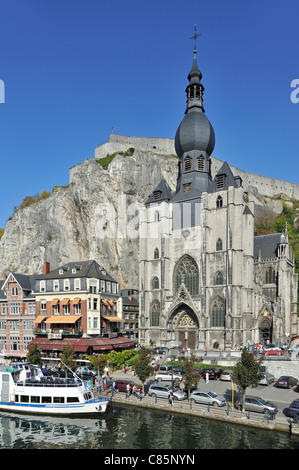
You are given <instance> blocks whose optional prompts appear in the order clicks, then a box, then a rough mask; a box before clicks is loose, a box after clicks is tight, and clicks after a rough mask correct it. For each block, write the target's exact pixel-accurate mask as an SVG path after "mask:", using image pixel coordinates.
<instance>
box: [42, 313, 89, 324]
mask: <svg viewBox="0 0 299 470" xmlns="http://www.w3.org/2000/svg"><path fill="white" fill-rule="evenodd" d="M80 318H81V316H76V315H52V316H51V317H49V318H48V320H46V321H45V323H49V324H50V323H75V322H76V321H77V320H79V319H80Z"/></svg>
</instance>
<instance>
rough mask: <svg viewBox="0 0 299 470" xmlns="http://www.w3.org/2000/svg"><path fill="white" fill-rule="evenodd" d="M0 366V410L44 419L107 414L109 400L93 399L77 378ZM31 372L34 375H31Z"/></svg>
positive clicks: (83, 383)
mask: <svg viewBox="0 0 299 470" xmlns="http://www.w3.org/2000/svg"><path fill="white" fill-rule="evenodd" d="M37 369H38V373H37V370H36V368H35V370H34V368H32V369H31V370H30V372H29V371H28V369H24V368H23V369H21V368H15V367H10V366H3V365H2V366H0V410H4V411H12V412H14V413H27V414H47V415H74V414H77V415H85V414H98V413H102V412H105V411H106V408H107V405H108V402H109V399H108V398H99V399H96V398H95V396H94V394H93V392H92V390H91V389H90V387H88V386H87V385H86V383H85V382H83V381H82V380H81V379H79V377H77V376H75V377H74V378H71V379H70V378H53V377H49V376H44V375H43V374H42V373H39V371H40V369H39V368H37ZM31 371H32V372H33V373H31Z"/></svg>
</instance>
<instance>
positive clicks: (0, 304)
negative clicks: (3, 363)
mask: <svg viewBox="0 0 299 470" xmlns="http://www.w3.org/2000/svg"><path fill="white" fill-rule="evenodd" d="M38 276H39V275H26V274H17V273H10V274H9V275H8V276H7V277H6V278H5V279H4V280H3V281H1V282H2V286H1V290H0V311H1V315H0V350H1V351H2V354H3V355H5V356H6V357H9V358H21V357H25V356H26V353H27V346H28V344H29V343H30V342H31V341H32V339H33V337H34V333H33V329H34V326H33V325H34V320H35V316H36V306H35V297H34V294H33V290H34V286H35V281H36V278H37V277H38Z"/></svg>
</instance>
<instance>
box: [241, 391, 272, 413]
mask: <svg viewBox="0 0 299 470" xmlns="http://www.w3.org/2000/svg"><path fill="white" fill-rule="evenodd" d="M242 403H243V399H242V398H240V399H239V400H237V402H236V408H237V409H239V410H241V409H242ZM245 411H257V412H258V413H269V412H273V413H277V411H278V408H277V406H276V405H275V404H274V403H270V402H269V401H266V400H264V399H263V398H261V397H255V396H249V395H248V396H246V397H245Z"/></svg>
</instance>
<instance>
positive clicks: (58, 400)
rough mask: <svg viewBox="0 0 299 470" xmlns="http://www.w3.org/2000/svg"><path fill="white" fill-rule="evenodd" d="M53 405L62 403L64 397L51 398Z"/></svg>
mask: <svg viewBox="0 0 299 470" xmlns="http://www.w3.org/2000/svg"><path fill="white" fill-rule="evenodd" d="M53 403H64V397H53Z"/></svg>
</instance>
